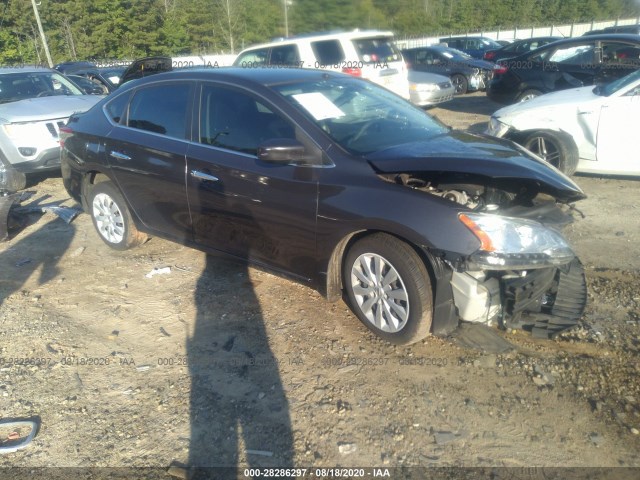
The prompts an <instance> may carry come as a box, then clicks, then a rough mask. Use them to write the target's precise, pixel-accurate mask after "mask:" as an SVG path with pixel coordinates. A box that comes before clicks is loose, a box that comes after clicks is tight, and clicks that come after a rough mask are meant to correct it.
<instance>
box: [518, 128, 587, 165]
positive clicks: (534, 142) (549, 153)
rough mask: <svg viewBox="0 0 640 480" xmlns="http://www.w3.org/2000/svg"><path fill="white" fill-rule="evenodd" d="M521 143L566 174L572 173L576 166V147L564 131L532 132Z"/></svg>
mask: <svg viewBox="0 0 640 480" xmlns="http://www.w3.org/2000/svg"><path fill="white" fill-rule="evenodd" d="M522 145H523V146H524V148H526V149H527V150H530V151H532V152H533V153H535V154H536V155H538V156H539V157H542V158H543V159H544V160H545V161H547V162H549V163H550V164H551V165H553V166H554V167H556V168H557V169H558V170H560V171H561V172H563V173H565V174H567V175H573V174H574V173H575V171H576V168H577V167H578V147H576V144H575V142H574V141H573V138H571V136H569V135H567V134H566V133H562V132H552V131H539V132H534V133H531V134H529V135H528V136H527V137H526V138H525V140H524V143H523V144H522Z"/></svg>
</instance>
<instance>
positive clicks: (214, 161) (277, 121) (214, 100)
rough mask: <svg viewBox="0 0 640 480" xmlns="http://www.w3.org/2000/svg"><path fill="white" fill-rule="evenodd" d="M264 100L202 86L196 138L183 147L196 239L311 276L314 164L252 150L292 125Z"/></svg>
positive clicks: (290, 134) (289, 131) (290, 133)
mask: <svg viewBox="0 0 640 480" xmlns="http://www.w3.org/2000/svg"><path fill="white" fill-rule="evenodd" d="M273 111H274V109H273V110H272V109H268V108H266V107H265V105H264V103H262V102H257V101H256V99H254V98H253V97H250V96H248V95H246V94H244V93H243V92H240V91H238V90H235V89H228V88H221V87H216V86H211V85H205V86H203V90H202V93H201V111H200V118H201V120H200V134H199V139H200V143H192V144H191V145H190V146H189V150H188V152H187V192H188V198H189V204H190V207H191V214H192V217H193V226H194V235H195V241H196V242H197V243H199V244H201V245H203V246H205V247H209V248H214V249H217V250H221V251H224V252H227V253H230V254H232V255H235V256H238V257H241V258H244V259H249V260H251V261H256V262H260V263H263V264H266V265H269V266H271V267H273V268H277V269H280V270H283V271H287V272H289V273H292V274H295V275H298V276H301V277H304V278H310V277H311V276H312V274H313V273H314V272H315V271H316V261H315V241H316V207H317V198H318V181H317V171H318V169H316V168H313V167H309V166H294V165H282V164H271V163H267V162H262V161H260V160H259V159H258V158H257V156H256V155H255V150H256V148H257V146H258V145H259V144H260V143H262V142H263V141H264V140H267V139H269V138H278V137H280V138H295V130H294V129H293V127H292V126H291V125H289V124H288V123H287V122H286V121H285V120H284V119H282V117H280V116H278V115H276V114H274V113H273Z"/></svg>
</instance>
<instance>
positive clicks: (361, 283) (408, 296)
mask: <svg viewBox="0 0 640 480" xmlns="http://www.w3.org/2000/svg"><path fill="white" fill-rule="evenodd" d="M342 276H343V282H344V286H345V291H346V296H347V299H348V302H349V305H350V306H351V309H352V311H353V312H354V313H355V314H356V316H357V317H358V318H359V319H360V321H361V322H362V323H364V324H365V326H366V327H367V328H369V329H370V330H371V331H372V332H374V333H375V334H376V335H378V336H380V337H381V338H383V339H385V340H387V341H388V342H391V343H395V344H398V345H407V344H410V343H415V342H417V341H419V340H422V339H423V338H425V337H426V336H428V335H429V332H430V331H431V321H432V317H433V293H432V289H431V280H430V277H429V273H428V271H427V268H426V265H425V264H424V261H423V260H422V259H421V258H420V257H419V256H418V254H417V253H416V252H415V251H414V250H413V248H411V247H410V246H409V245H408V244H406V243H404V242H402V241H400V240H398V239H397V238H395V237H393V236H391V235H387V234H384V233H376V234H373V235H370V236H368V237H365V238H363V239H362V240H359V241H358V242H357V243H355V244H354V245H353V246H352V247H351V248H350V249H349V251H348V253H347V256H346V259H345V263H344V267H343V272H342Z"/></svg>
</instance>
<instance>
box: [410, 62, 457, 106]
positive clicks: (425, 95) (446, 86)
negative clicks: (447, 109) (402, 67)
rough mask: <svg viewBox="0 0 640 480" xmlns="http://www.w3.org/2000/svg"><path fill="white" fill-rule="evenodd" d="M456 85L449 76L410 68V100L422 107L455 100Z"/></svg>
mask: <svg viewBox="0 0 640 480" xmlns="http://www.w3.org/2000/svg"><path fill="white" fill-rule="evenodd" d="M455 94H456V87H455V86H454V85H453V83H451V80H450V79H449V77H445V76H444V75H437V74H435V73H429V72H416V71H413V70H409V95H410V97H409V100H411V103H413V104H414V105H418V106H420V107H430V106H432V105H437V104H439V103H443V102H448V101H449V100H453V96H454V95H455Z"/></svg>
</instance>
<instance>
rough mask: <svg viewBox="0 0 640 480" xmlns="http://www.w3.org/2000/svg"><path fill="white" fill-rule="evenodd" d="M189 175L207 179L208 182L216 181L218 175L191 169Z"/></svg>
mask: <svg viewBox="0 0 640 480" xmlns="http://www.w3.org/2000/svg"><path fill="white" fill-rule="evenodd" d="M191 176H192V177H194V178H197V179H199V180H207V181H209V182H217V181H218V177H214V176H213V175H209V174H208V173H204V172H201V171H200V170H191Z"/></svg>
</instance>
